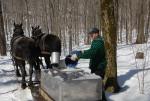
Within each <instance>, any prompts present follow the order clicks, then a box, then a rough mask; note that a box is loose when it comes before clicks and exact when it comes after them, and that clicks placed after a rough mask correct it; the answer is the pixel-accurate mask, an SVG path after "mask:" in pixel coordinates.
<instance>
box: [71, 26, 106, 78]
mask: <svg viewBox="0 0 150 101" xmlns="http://www.w3.org/2000/svg"><path fill="white" fill-rule="evenodd" d="M88 35H89V36H90V38H91V39H92V40H93V41H92V44H91V48H90V49H88V50H84V51H82V52H81V53H80V54H73V55H72V56H71V60H77V59H80V58H83V59H90V63H89V68H90V69H91V73H95V74H96V75H99V76H101V77H102V78H104V74H105V68H106V64H107V62H106V57H105V47H104V41H103V38H102V37H101V36H100V35H99V29H97V28H92V29H91V31H90V32H89V33H88Z"/></svg>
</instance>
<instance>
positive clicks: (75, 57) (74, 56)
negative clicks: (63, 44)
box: [70, 54, 78, 61]
mask: <svg viewBox="0 0 150 101" xmlns="http://www.w3.org/2000/svg"><path fill="white" fill-rule="evenodd" d="M70 59H71V60H72V61H77V60H78V56H77V54H72V55H71V58H70Z"/></svg>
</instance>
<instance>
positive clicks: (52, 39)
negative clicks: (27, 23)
mask: <svg viewBox="0 0 150 101" xmlns="http://www.w3.org/2000/svg"><path fill="white" fill-rule="evenodd" d="M32 38H33V39H34V40H35V41H36V46H37V47H38V48H39V49H40V51H41V54H40V56H41V57H44V59H45V63H46V65H47V68H52V65H54V64H51V61H50V56H51V54H52V52H58V53H61V40H60V39H59V37H58V36H56V35H53V34H45V33H42V31H41V29H40V28H39V26H37V27H32ZM55 66H58V64H55Z"/></svg>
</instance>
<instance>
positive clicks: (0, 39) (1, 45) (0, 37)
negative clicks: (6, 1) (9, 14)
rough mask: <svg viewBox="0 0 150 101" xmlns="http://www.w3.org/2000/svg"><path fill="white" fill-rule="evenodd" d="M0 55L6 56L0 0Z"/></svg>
mask: <svg viewBox="0 0 150 101" xmlns="http://www.w3.org/2000/svg"><path fill="white" fill-rule="evenodd" d="M0 54H1V55H6V38H5V33H4V22H3V13H2V5H1V0H0Z"/></svg>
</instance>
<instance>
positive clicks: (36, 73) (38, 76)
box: [34, 61, 41, 81]
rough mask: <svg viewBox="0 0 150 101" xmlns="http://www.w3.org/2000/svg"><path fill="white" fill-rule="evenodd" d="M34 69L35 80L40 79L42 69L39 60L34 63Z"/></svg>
mask: <svg viewBox="0 0 150 101" xmlns="http://www.w3.org/2000/svg"><path fill="white" fill-rule="evenodd" d="M34 70H35V81H40V75H41V74H40V73H41V69H40V63H39V61H36V65H34Z"/></svg>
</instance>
